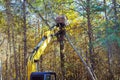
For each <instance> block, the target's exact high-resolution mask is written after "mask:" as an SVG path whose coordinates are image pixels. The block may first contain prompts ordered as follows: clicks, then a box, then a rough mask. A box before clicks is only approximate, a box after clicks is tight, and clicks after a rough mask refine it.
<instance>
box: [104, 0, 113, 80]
mask: <svg viewBox="0 0 120 80" xmlns="http://www.w3.org/2000/svg"><path fill="white" fill-rule="evenodd" d="M104 6H106V0H104ZM104 13H105V19H106V22H108V17H107V12H106V8H105V11H104ZM107 28H108V27H107V26H106V29H107ZM108 35H109V34H108V31H106V37H107V36H108ZM106 44H107V56H108V66H109V74H110V75H109V79H112V80H113V79H114V75H113V72H112V67H111V66H112V53H111V52H112V51H111V50H112V45H111V44H110V41H107V43H106Z"/></svg>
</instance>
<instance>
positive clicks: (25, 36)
mask: <svg viewBox="0 0 120 80" xmlns="http://www.w3.org/2000/svg"><path fill="white" fill-rule="evenodd" d="M26 32H27V28H26V0H24V1H23V36H24V37H23V41H24V52H23V53H24V80H27V79H26V78H27V77H26V70H27V69H26V64H27V62H26V61H27V59H26V57H27V56H26V55H27V35H26Z"/></svg>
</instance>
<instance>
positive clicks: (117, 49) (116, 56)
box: [112, 0, 120, 78]
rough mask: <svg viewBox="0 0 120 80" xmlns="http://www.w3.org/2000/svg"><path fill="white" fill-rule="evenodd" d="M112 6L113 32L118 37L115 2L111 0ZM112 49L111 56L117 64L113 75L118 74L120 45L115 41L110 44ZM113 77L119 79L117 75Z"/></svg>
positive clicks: (119, 70)
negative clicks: (112, 55)
mask: <svg viewBox="0 0 120 80" xmlns="http://www.w3.org/2000/svg"><path fill="white" fill-rule="evenodd" d="M112 4H113V10H114V27H113V28H114V31H115V35H117V36H118V37H120V36H119V34H120V32H118V31H117V30H119V23H118V16H117V14H118V13H117V9H116V8H117V2H116V0H112ZM112 48H113V54H114V60H116V61H117V63H116V64H115V65H116V66H114V70H115V73H120V45H119V44H118V41H117V40H115V41H114V42H113V44H112ZM115 76H118V78H119V76H120V75H119V74H115Z"/></svg>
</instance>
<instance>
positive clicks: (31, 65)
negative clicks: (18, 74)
mask: <svg viewBox="0 0 120 80" xmlns="http://www.w3.org/2000/svg"><path fill="white" fill-rule="evenodd" d="M52 32H53V31H47V32H45V35H44V37H43V38H42V40H41V41H40V42H39V43H38V45H37V46H36V47H35V48H34V50H33V52H32V54H31V56H29V58H28V61H27V77H28V80H30V74H31V73H32V72H36V71H37V64H36V63H35V61H38V60H39V59H40V56H41V55H42V54H44V50H45V48H46V47H47V45H48V43H49V42H50V40H51V38H52V36H53V35H52Z"/></svg>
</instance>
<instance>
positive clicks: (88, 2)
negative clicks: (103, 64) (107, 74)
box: [86, 0, 97, 79]
mask: <svg viewBox="0 0 120 80" xmlns="http://www.w3.org/2000/svg"><path fill="white" fill-rule="evenodd" d="M86 13H87V26H88V38H89V45H88V46H89V55H90V66H91V70H92V72H93V74H94V77H95V78H96V75H95V73H94V70H95V59H94V55H95V54H94V48H93V43H92V41H93V32H92V25H91V17H90V15H91V8H90V0H87V7H86ZM96 79H97V78H96Z"/></svg>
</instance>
